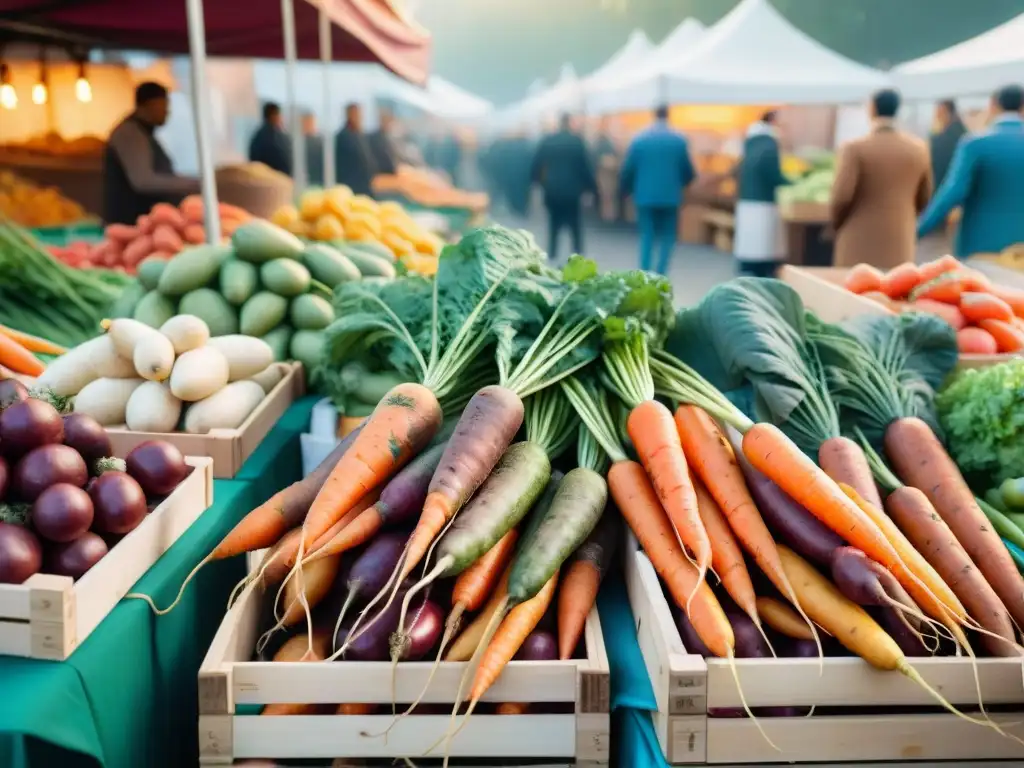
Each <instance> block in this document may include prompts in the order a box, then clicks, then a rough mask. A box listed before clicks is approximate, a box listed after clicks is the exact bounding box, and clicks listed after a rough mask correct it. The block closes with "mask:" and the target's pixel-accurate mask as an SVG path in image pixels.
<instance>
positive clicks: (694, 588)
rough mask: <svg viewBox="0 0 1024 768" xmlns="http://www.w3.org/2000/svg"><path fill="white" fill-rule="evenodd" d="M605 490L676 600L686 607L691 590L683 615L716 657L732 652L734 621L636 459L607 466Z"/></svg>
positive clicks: (734, 645)
mask: <svg viewBox="0 0 1024 768" xmlns="http://www.w3.org/2000/svg"><path fill="white" fill-rule="evenodd" d="M608 489H609V490H610V491H611V493H612V497H613V498H614V499H615V504H616V506H617V507H618V508H619V510H620V511H621V512H622V517H623V518H624V519H625V520H626V522H627V523H628V524H629V527H630V528H631V529H632V531H633V533H634V535H635V536H636V538H637V540H638V541H639V542H640V546H641V547H643V550H644V552H646V553H647V556H648V557H649V558H650V560H651V565H653V566H654V570H655V571H657V573H658V576H660V577H661V579H662V581H664V582H665V585H666V586H667V587H668V591H669V593H670V594H671V595H672V598H673V599H674V600H675V601H676V604H677V605H679V606H680V607H685V606H686V603H687V600H688V598H689V597H690V595H694V599H693V600H692V601H691V602H690V606H689V610H687V611H686V615H687V616H688V617H689V619H690V623H691V624H693V628H694V630H696V632H697V634H698V635H699V636H700V639H701V640H702V641H703V642H704V645H706V646H707V647H708V649H709V650H710V651H711V652H712V653H714V654H715V655H716V656H720V657H723V658H727V657H730V656H733V655H735V650H734V649H735V647H736V639H735V636H734V635H733V631H732V625H730V624H729V619H728V618H726V615H725V611H723V610H722V606H721V605H720V604H719V602H718V598H716V597H715V594H714V592H712V591H711V587H709V586H708V585H707V583H706V582H704V581H701V580H700V579H699V578H698V575H697V569H696V568H695V567H694V566H693V564H692V563H691V562H690V561H689V560H688V559H687V558H686V557H685V556H684V555H683V550H682V547H681V546H680V544H679V539H678V538H677V537H676V535H675V532H674V531H673V530H672V524H671V522H670V521H669V519H668V515H667V514H666V513H665V510H664V509H663V508H662V506H661V502H660V501H658V496H657V494H656V493H655V491H654V488H653V487H652V486H651V481H650V480H649V479H648V477H647V473H646V472H644V468H643V467H642V466H640V465H639V464H637V463H636V462H635V461H620V462H616V463H615V464H613V465H612V468H611V469H610V470H609V471H608Z"/></svg>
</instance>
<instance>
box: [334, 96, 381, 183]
mask: <svg viewBox="0 0 1024 768" xmlns="http://www.w3.org/2000/svg"><path fill="white" fill-rule="evenodd" d="M334 163H335V166H336V171H335V178H336V179H337V182H338V183H339V184H344V185H345V186H347V187H348V188H349V189H351V190H352V191H353V192H354V193H355V194H357V195H369V194H370V193H371V182H372V181H373V177H374V176H375V175H376V167H375V165H374V162H373V152H372V150H371V149H370V145H369V143H368V142H367V141H366V136H365V135H364V134H363V111H362V109H361V108H360V107H359V105H358V104H349V105H348V106H347V107H345V127H344V128H342V129H341V130H340V131H338V134H337V136H335V138H334Z"/></svg>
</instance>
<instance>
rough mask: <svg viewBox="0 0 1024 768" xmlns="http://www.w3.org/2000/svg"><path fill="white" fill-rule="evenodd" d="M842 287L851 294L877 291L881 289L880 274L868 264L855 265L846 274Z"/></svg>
mask: <svg viewBox="0 0 1024 768" xmlns="http://www.w3.org/2000/svg"><path fill="white" fill-rule="evenodd" d="M843 287H844V288H846V290H848V291H852V292H853V293H867V292H868V291H877V290H878V289H879V288H881V287H882V273H881V272H880V271H879V270H877V269H875V268H874V267H872V266H871V265H870V264H857V265H856V266H855V267H853V268H852V269H851V270H850V271H849V272H847V273H846V277H845V278H844V279H843Z"/></svg>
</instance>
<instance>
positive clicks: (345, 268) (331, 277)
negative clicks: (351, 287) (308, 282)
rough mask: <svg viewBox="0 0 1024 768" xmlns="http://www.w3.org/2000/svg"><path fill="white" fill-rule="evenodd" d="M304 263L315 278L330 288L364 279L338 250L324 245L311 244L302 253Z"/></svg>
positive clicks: (349, 260)
mask: <svg viewBox="0 0 1024 768" xmlns="http://www.w3.org/2000/svg"><path fill="white" fill-rule="evenodd" d="M302 263H303V264H305V265H306V268H307V269H308V270H309V272H310V274H312V275H313V278H314V279H316V280H319V281H320V282H321V283H324V284H325V285H327V286H328V287H330V288H335V287H336V286H339V285H341V284H342V283H348V282H351V281H353V280H358V279H359V278H360V277H362V274H361V273H360V272H359V269H358V268H357V267H356V265H355V264H353V263H352V261H351V259H349V258H348V257H347V256H346V255H345V254H343V253H342V252H341V251H339V250H338V249H337V248H332V247H331V246H329V245H325V244H324V243H311V244H310V245H307V246H306V250H305V251H303V253H302Z"/></svg>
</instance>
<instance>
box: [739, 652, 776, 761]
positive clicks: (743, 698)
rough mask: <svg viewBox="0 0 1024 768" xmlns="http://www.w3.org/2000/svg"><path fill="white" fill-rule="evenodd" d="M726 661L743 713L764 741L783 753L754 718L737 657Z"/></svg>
mask: <svg viewBox="0 0 1024 768" xmlns="http://www.w3.org/2000/svg"><path fill="white" fill-rule="evenodd" d="M725 661H726V663H727V664H728V665H729V671H730V672H732V679H733V680H734V681H735V682H736V693H738V694H739V697H740V704H742V705H743V711H744V712H746V713H747V717H749V718H750V721H751V722H752V723H753V724H754V726H755V727H756V728H757V730H758V732H759V733H760V734H761V736H763V737H764V740H765V741H767V742H768V745H769V746H770V747H771V748H772V749H774V750H775V751H776V752H781V751H782V750H781V749H779V748H778V746H777V745H776V744H775V742H774V741H772V740H771V739H770V738H768V734H767V733H765V730H764V728H762V727H761V723H760V722H759V721H758V719H757V718H756V717H754V712H753V710H751V708H750V706H749V705H748V704H747V697H746V696H744V695H743V686H742V685H740V673H739V671H738V670H737V669H736V657H735V656H734V655H733V654H731V653H730V654H729V655H728V656H726V658H725Z"/></svg>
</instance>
